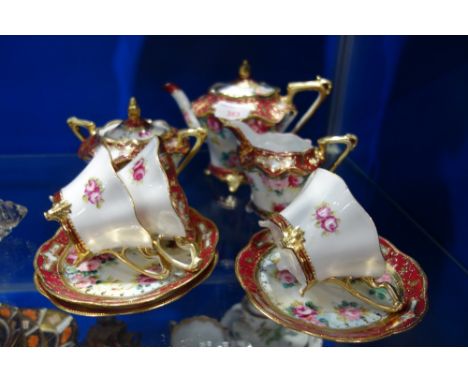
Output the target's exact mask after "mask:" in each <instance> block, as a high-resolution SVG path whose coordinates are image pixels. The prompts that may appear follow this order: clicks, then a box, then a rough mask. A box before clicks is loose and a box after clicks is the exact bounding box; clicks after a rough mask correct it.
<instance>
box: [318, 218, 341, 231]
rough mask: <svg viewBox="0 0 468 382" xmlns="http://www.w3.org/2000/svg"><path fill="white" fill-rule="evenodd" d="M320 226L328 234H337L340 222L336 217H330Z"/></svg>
mask: <svg viewBox="0 0 468 382" xmlns="http://www.w3.org/2000/svg"><path fill="white" fill-rule="evenodd" d="M320 226H321V227H322V229H323V230H324V231H326V232H332V233H333V232H336V230H337V229H338V220H337V218H335V217H334V216H329V217H327V218H325V219H323V220H322V221H321V222H320Z"/></svg>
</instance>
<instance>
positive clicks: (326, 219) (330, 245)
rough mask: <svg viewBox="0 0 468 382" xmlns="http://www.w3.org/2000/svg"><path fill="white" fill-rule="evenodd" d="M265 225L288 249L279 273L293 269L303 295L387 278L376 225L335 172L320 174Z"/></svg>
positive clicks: (282, 245)
mask: <svg viewBox="0 0 468 382" xmlns="http://www.w3.org/2000/svg"><path fill="white" fill-rule="evenodd" d="M260 225H261V226H263V227H268V228H269V229H270V230H271V232H272V236H273V238H274V241H275V243H276V244H277V245H278V247H280V248H284V251H283V252H284V253H283V256H282V259H281V261H280V263H279V264H278V268H279V269H280V270H282V269H288V270H289V271H290V272H291V273H292V274H293V275H294V276H295V277H296V279H297V280H298V281H299V282H300V283H301V284H302V285H303V291H305V289H307V288H308V287H310V286H312V285H313V284H314V283H315V282H317V281H323V280H327V279H331V278H340V277H351V278H357V277H359V278H360V277H370V278H379V277H380V276H382V275H383V274H384V273H385V268H386V263H385V260H384V258H383V256H382V254H381V252H380V246H379V237H378V234H377V230H376V227H375V225H374V222H373V221H372V219H371V217H370V216H369V215H368V214H367V212H366V211H365V210H364V208H363V207H362V206H361V205H360V204H359V203H358V202H357V201H356V199H355V198H354V197H353V195H352V194H351V192H350V190H349V189H348V187H347V185H346V183H345V182H344V181H343V179H341V178H340V177H339V176H338V175H336V174H334V173H332V172H330V171H327V170H324V169H320V168H319V169H317V170H315V172H314V173H312V174H311V175H310V177H309V178H308V180H307V182H306V184H305V185H304V187H303V189H302V190H301V192H300V194H299V195H298V196H297V198H296V199H295V200H294V201H293V202H292V203H291V204H290V205H289V206H288V207H287V208H285V209H284V210H283V211H282V212H281V213H277V214H273V215H272V216H271V217H270V218H269V220H267V221H262V222H260Z"/></svg>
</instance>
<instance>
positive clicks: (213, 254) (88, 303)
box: [33, 208, 219, 308]
mask: <svg viewBox="0 0 468 382" xmlns="http://www.w3.org/2000/svg"><path fill="white" fill-rule="evenodd" d="M190 211H191V212H193V213H194V214H195V215H196V216H197V217H198V218H199V220H200V221H201V222H208V223H210V224H211V225H212V226H213V227H214V230H213V231H212V232H213V233H214V234H215V238H214V241H213V248H214V250H213V251H212V252H211V253H210V254H209V256H210V257H212V258H214V257H216V256H217V250H216V246H217V245H218V241H219V230H218V227H217V226H216V224H215V223H214V222H213V221H212V220H211V219H209V218H207V217H205V216H203V215H202V214H201V213H199V212H198V211H197V210H196V209H194V208H190ZM60 231H61V229H60V228H59V229H58V230H57V231H56V232H55V234H54V236H52V238H51V239H49V240H47V242H49V241H51V240H53V239H55V238H56V237H57V236H58V234H59V233H60ZM200 240H202V239H200ZM44 244H45V243H44ZM44 244H42V245H41V246H40V247H39V249H38V250H37V251H36V254H35V256H34V263H33V265H34V272H35V274H37V275H38V276H39V278H40V280H41V282H42V285H43V287H44V288H45V289H46V290H47V293H48V294H50V295H52V296H54V297H55V298H57V299H59V300H61V301H66V302H67V303H71V304H79V305H81V306H87V307H91V308H92V307H95V306H101V307H102V306H104V305H103V303H100V302H95V301H86V302H83V301H81V300H76V299H73V298H64V297H63V296H61V295H60V293H57V292H55V291H54V290H52V289H50V288H48V287H47V285H46V281H44V278H43V275H42V272H41V271H40V270H39V266H38V264H37V258H38V256H39V255H40V252H41V249H42V247H43V245H44ZM67 247H68V246H67V245H64V246H63V247H62V248H61V250H60V253H59V254H58V255H57V258H59V257H60V256H62V255H63V251H64V250H65V249H66V248H67ZM212 261H213V260H212V259H210V260H208V262H207V264H206V266H205V268H203V269H202V270H201V271H199V272H198V275H199V274H202V273H203V272H204V271H205V270H206V269H207V268H209V267H210V264H211V262H212ZM57 266H58V265H57ZM59 271H60V270H58V271H57V272H59ZM198 275H196V276H194V277H193V278H189V279H187V280H185V281H184V282H183V283H181V284H179V285H178V286H177V287H176V289H175V290H178V289H181V288H184V286H186V285H188V284H190V282H191V281H193V280H194V279H196V278H197V277H198ZM62 282H63V283H64V285H68V283H67V282H66V281H65V280H63V279H62ZM75 292H76V293H77V294H78V293H79V294H83V293H81V292H77V291H75ZM172 292H174V290H171V291H168V292H166V294H163V295H161V296H158V297H157V298H156V299H161V298H163V297H164V296H166V295H167V294H170V293H172ZM153 299H154V298H151V297H149V298H148V297H147V298H146V299H145V298H143V299H140V300H139V301H138V303H137V304H144V303H147V302H148V301H151V300H153ZM109 301H112V303H111V302H109V303H107V302H106V304H105V306H107V307H109V308H112V307H115V306H116V305H114V304H115V303H116V302H117V301H118V299H117V298H116V299H110V300H109ZM133 304H135V303H134V302H133V301H132V300H130V301H128V302H127V303H126V305H129V306H131V305H133ZM124 305H125V304H124ZM120 306H122V304H120Z"/></svg>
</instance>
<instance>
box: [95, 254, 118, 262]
mask: <svg viewBox="0 0 468 382" xmlns="http://www.w3.org/2000/svg"><path fill="white" fill-rule="evenodd" d="M113 258H114V256H113V255H111V254H110V253H103V254H102V255H99V256H96V257H95V259H98V260H99V261H101V262H102V261H109V260H112V259H113Z"/></svg>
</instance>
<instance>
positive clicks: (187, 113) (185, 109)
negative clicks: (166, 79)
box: [164, 83, 201, 129]
mask: <svg viewBox="0 0 468 382" xmlns="http://www.w3.org/2000/svg"><path fill="white" fill-rule="evenodd" d="M164 89H165V90H166V91H167V92H168V93H170V94H171V95H172V97H173V98H174V99H175V101H176V102H177V105H178V106H179V108H180V111H181V112H182V115H183V116H184V119H185V122H186V123H187V125H188V127H190V128H191V129H198V128H201V125H200V121H199V120H198V118H197V117H196V115H195V113H194V112H193V109H192V104H191V102H190V100H189V99H188V97H187V95H186V94H185V93H184V91H183V90H182V89H180V88H179V87H178V86H177V85H175V84H173V83H167V84H166V85H164Z"/></svg>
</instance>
